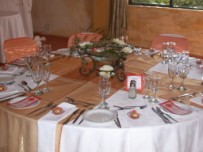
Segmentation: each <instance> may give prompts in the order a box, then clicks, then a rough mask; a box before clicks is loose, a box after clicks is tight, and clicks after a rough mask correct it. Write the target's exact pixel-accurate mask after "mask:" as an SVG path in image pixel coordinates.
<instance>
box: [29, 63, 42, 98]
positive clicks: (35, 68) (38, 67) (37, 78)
mask: <svg viewBox="0 0 203 152" xmlns="http://www.w3.org/2000/svg"><path fill="white" fill-rule="evenodd" d="M31 74H32V79H33V81H34V83H36V84H37V87H36V89H35V94H36V95H41V94H42V91H41V90H39V89H38V87H39V84H40V82H41V81H42V75H43V72H42V64H41V63H35V64H33V65H32V71H31Z"/></svg>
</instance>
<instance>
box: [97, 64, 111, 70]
mask: <svg viewBox="0 0 203 152" xmlns="http://www.w3.org/2000/svg"><path fill="white" fill-rule="evenodd" d="M100 71H113V67H112V66H111V65H103V66H102V67H101V68H100Z"/></svg>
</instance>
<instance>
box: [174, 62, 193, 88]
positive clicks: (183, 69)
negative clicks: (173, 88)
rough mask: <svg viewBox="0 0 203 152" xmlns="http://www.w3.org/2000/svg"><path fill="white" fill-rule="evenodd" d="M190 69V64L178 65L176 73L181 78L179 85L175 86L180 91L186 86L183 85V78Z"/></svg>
mask: <svg viewBox="0 0 203 152" xmlns="http://www.w3.org/2000/svg"><path fill="white" fill-rule="evenodd" d="M189 70H190V66H189V65H187V64H179V65H178V75H179V77H180V78H181V79H182V81H181V84H180V86H179V87H178V88H177V89H178V90H180V91H185V90H187V88H186V87H185V86H184V80H185V78H186V77H187V75H188V73H189Z"/></svg>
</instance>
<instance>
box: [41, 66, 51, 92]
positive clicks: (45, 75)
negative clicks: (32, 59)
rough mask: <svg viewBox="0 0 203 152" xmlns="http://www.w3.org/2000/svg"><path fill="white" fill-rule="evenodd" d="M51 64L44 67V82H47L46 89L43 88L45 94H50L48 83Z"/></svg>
mask: <svg viewBox="0 0 203 152" xmlns="http://www.w3.org/2000/svg"><path fill="white" fill-rule="evenodd" d="M50 70H51V64H50V63H46V64H43V66H42V80H43V81H44V82H45V87H44V88H43V92H49V88H48V87H47V86H48V82H49V78H50V74H51V71H50Z"/></svg>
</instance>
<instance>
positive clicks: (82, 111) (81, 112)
mask: <svg viewBox="0 0 203 152" xmlns="http://www.w3.org/2000/svg"><path fill="white" fill-rule="evenodd" d="M84 112H85V109H83V110H81V111H80V113H79V114H78V116H77V117H76V118H75V120H74V121H73V124H74V123H75V122H76V121H77V120H78V118H79V117H80V116H81V115H82V114H83V113H84Z"/></svg>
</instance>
